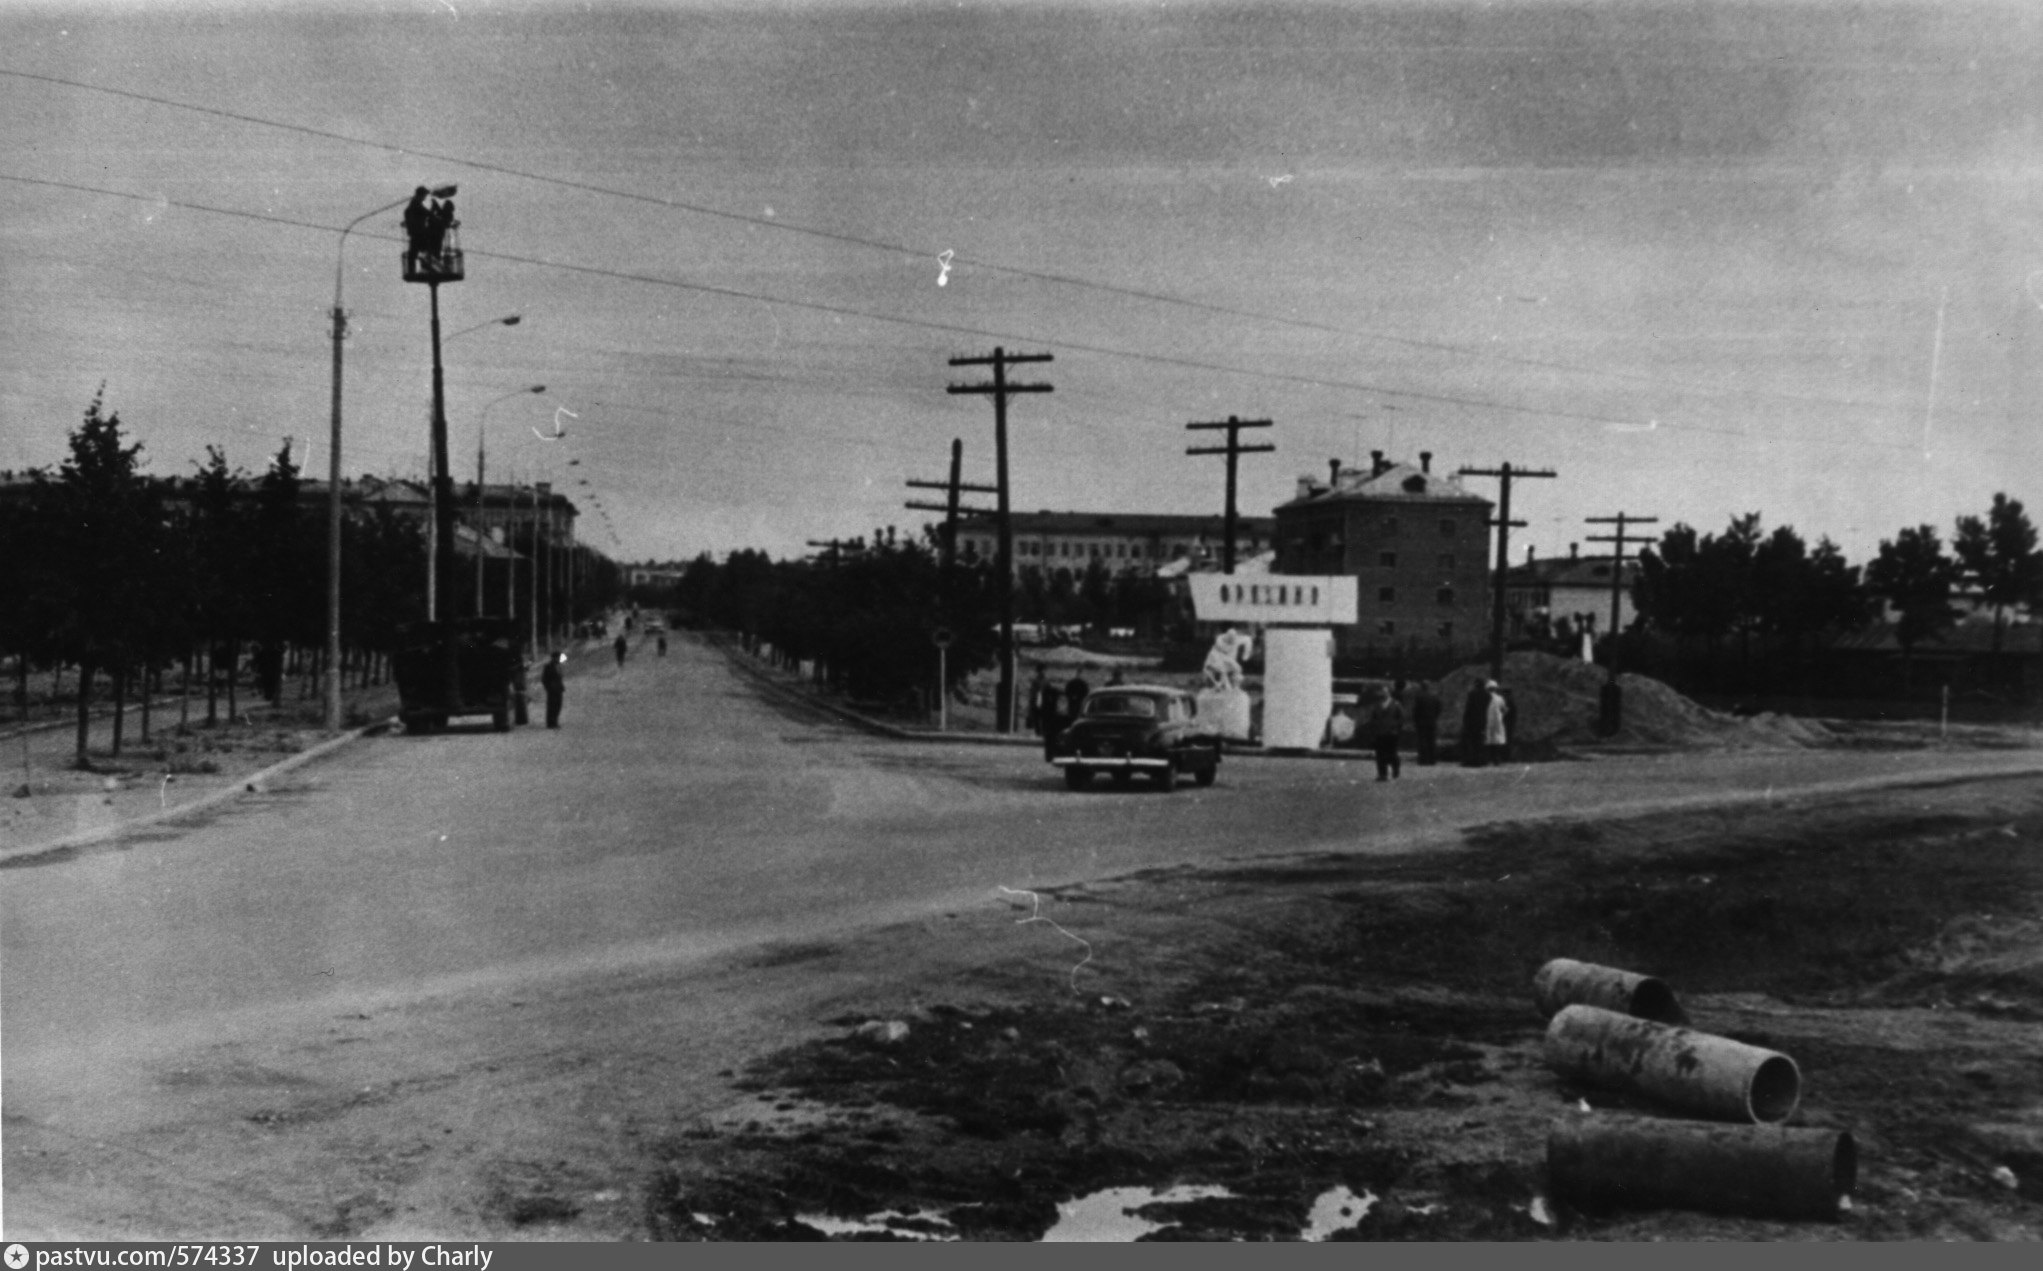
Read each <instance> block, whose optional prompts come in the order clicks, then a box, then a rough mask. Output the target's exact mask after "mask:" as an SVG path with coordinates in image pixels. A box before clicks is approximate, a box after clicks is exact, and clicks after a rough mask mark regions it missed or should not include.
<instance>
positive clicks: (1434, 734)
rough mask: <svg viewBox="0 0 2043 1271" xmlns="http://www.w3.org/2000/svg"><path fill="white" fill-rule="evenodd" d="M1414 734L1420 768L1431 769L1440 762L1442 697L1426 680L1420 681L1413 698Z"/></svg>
mask: <svg viewBox="0 0 2043 1271" xmlns="http://www.w3.org/2000/svg"><path fill="white" fill-rule="evenodd" d="M1412 732H1413V734H1414V735H1415V737H1416V739H1417V742H1418V751H1419V766H1420V767H1421V768H1430V767H1432V766H1433V765H1434V764H1435V763H1438V762H1439V760H1440V695H1439V694H1438V693H1436V692H1434V691H1433V686H1432V685H1431V684H1429V683H1427V682H1426V681H1425V680H1420V681H1419V687H1418V690H1417V692H1415V693H1414V694H1413V696H1412Z"/></svg>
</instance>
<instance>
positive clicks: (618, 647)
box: [610, 631, 631, 670]
mask: <svg viewBox="0 0 2043 1271" xmlns="http://www.w3.org/2000/svg"><path fill="white" fill-rule="evenodd" d="M630 648H631V641H629V640H627V639H625V638H624V633H623V632H622V631H620V632H618V633H617V641H616V643H614V644H612V645H611V646H610V651H611V652H613V653H615V654H616V655H617V668H618V669H619V670H623V669H624V654H625V652H626V650H628V649H630Z"/></svg>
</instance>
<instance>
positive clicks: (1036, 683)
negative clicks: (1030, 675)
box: [1029, 662, 1064, 761]
mask: <svg viewBox="0 0 2043 1271" xmlns="http://www.w3.org/2000/svg"><path fill="white" fill-rule="evenodd" d="M1063 700H1064V699H1063V696H1062V694H1060V693H1059V692H1058V691H1057V686H1056V685H1055V684H1053V683H1051V682H1050V676H1049V673H1048V672H1046V671H1044V669H1043V664H1042V663H1041V662H1038V663H1036V676H1035V678H1034V679H1032V680H1030V681H1029V726H1030V727H1031V728H1033V729H1035V730H1036V736H1038V737H1041V738H1042V739H1043V758H1044V760H1045V761H1048V760H1050V759H1053V758H1055V757H1056V745H1057V734H1058V733H1059V732H1061V731H1062V730H1063V724H1064V721H1063V719H1062V717H1061V716H1060V714H1059V712H1058V704H1059V703H1060V702H1062V701H1063Z"/></svg>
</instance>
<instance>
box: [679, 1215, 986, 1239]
mask: <svg viewBox="0 0 2043 1271" xmlns="http://www.w3.org/2000/svg"><path fill="white" fill-rule="evenodd" d="M696 1217H697V1218H698V1219H704V1218H706V1215H702V1214H698V1215H696ZM708 1221H709V1222H711V1223H713V1222H714V1221H715V1220H714V1219H709V1220H708ZM795 1221H796V1222H798V1223H801V1224H803V1225H804V1226H808V1227H814V1228H815V1229H816V1230H817V1231H820V1232H822V1233H823V1234H824V1235H826V1236H857V1235H863V1234H866V1233H868V1232H877V1233H879V1234H881V1235H886V1236H895V1237H898V1238H900V1239H903V1240H956V1239H957V1238H958V1237H957V1234H956V1233H955V1232H952V1231H950V1230H948V1228H949V1227H950V1225H951V1224H950V1220H949V1219H948V1218H945V1217H944V1216H943V1215H941V1214H933V1213H931V1212H929V1211H928V1210H926V1209H920V1210H917V1211H916V1212H914V1213H912V1214H903V1213H897V1212H895V1211H894V1210H891V1209H888V1210H884V1211H882V1212H880V1213H877V1214H867V1215H866V1216H865V1217H863V1218H832V1217H830V1216H828V1215H827V1214H796V1215H795ZM897 1223H915V1224H917V1225H916V1226H913V1227H906V1226H897V1225H896V1224H897ZM926 1227H942V1228H946V1230H943V1231H926V1230H924V1229H923V1228H926Z"/></svg>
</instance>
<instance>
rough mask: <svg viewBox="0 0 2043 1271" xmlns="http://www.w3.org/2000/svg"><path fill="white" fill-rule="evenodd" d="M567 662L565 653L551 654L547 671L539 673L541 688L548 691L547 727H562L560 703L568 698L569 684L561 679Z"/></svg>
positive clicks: (548, 655)
mask: <svg viewBox="0 0 2043 1271" xmlns="http://www.w3.org/2000/svg"><path fill="white" fill-rule="evenodd" d="M566 661H567V655H566V654H565V653H559V652H555V653H549V654H547V656H546V669H545V670H543V671H541V672H540V673H539V687H540V688H542V689H545V690H546V726H547V727H548V728H559V727H560V702H561V699H562V698H563V697H565V696H567V684H566V682H565V681H563V680H562V679H561V677H560V668H561V664H562V663H564V662H566Z"/></svg>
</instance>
